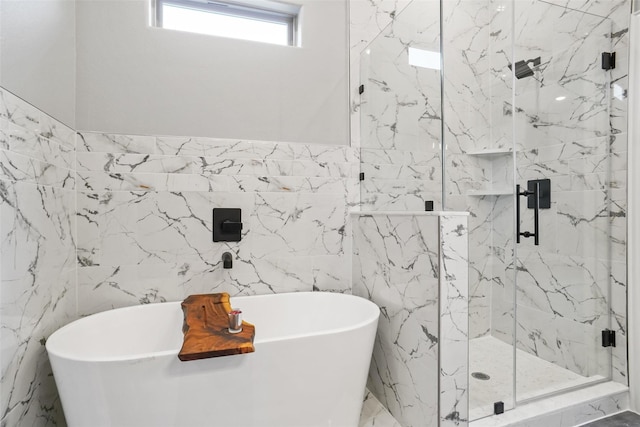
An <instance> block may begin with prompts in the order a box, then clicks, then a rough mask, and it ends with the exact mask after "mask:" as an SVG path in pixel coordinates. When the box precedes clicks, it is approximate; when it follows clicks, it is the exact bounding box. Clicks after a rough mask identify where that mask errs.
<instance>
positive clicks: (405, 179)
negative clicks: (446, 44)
mask: <svg viewBox="0 0 640 427" xmlns="http://www.w3.org/2000/svg"><path fill="white" fill-rule="evenodd" d="M439 13H440V5H439V2H437V1H433V0H427V1H414V2H412V3H411V4H410V5H409V6H407V7H406V8H405V9H404V10H403V11H402V12H400V13H398V14H397V15H395V16H394V19H393V21H392V22H391V23H390V24H389V25H387V27H386V28H384V30H383V31H382V32H381V33H380V34H379V35H378V36H377V37H376V38H375V39H374V40H373V41H372V42H371V43H369V44H368V45H367V46H366V48H364V49H363V50H362V52H360V53H359V55H358V56H359V58H360V63H359V67H360V80H359V82H360V83H358V84H362V85H363V87H364V92H363V93H362V94H361V95H360V96H359V102H360V103H361V104H360V115H359V117H358V118H357V119H359V124H360V126H355V127H359V128H360V132H361V139H360V147H361V156H362V165H361V171H362V172H363V173H364V180H363V181H362V183H361V208H362V209H363V210H369V209H371V210H402V211H423V210H424V209H425V201H427V200H430V201H433V202H434V208H435V209H436V210H439V209H441V207H442V200H441V199H442V192H441V190H440V189H441V187H442V167H441V164H442V162H441V159H440V150H441V147H440V142H441V140H442V137H441V133H442V130H441V128H442V120H441V117H442V114H441V111H440V110H441V107H440V105H441V102H440V70H439V68H440V59H439V58H440V56H439V51H440V23H439V22H440V19H439ZM419 54H427V55H429V54H430V55H433V56H434V59H435V63H434V64H432V65H430V66H432V67H437V68H428V67H425V66H417V65H414V64H415V63H416V62H415V59H414V55H419ZM355 119H356V117H354V120H355Z"/></svg>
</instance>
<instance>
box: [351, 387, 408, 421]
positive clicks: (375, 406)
mask: <svg viewBox="0 0 640 427" xmlns="http://www.w3.org/2000/svg"><path fill="white" fill-rule="evenodd" d="M358 427H401V426H400V423H399V422H398V421H396V419H395V418H393V416H392V415H391V414H390V413H389V411H387V408H385V407H384V406H383V405H382V403H380V401H379V400H378V399H376V397H375V396H374V395H373V394H371V392H370V391H369V390H367V392H366V393H365V395H364V402H363V404H362V413H361V414H360V423H359V424H358Z"/></svg>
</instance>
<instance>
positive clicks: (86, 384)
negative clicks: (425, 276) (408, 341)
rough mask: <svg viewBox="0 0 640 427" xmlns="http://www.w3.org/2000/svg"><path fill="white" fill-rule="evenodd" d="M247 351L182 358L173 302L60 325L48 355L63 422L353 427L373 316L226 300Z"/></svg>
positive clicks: (291, 303) (276, 300) (341, 303)
mask: <svg viewBox="0 0 640 427" xmlns="http://www.w3.org/2000/svg"><path fill="white" fill-rule="evenodd" d="M231 304H232V306H233V307H234V308H239V309H241V310H242V311H243V318H244V320H246V321H247V322H249V323H252V324H254V325H255V327H256V336H255V341H254V345H255V353H249V354H241V355H234V356H225V357H217V358H211V359H203V360H195V361H189V362H181V361H180V360H178V357H177V354H178V351H179V350H180V347H181V346H182V337H183V334H182V322H183V313H182V309H181V307H180V303H179V302H173V303H163V304H151V305H141V306H136V307H128V308H122V309H116V310H111V311H107V312H104V313H99V314H95V315H92V316H89V317H85V318H83V319H80V320H77V321H75V322H72V323H70V324H69V325H67V326H65V327H63V328H61V329H59V330H58V331H56V332H55V333H53V334H52V335H51V337H49V339H48V340H47V351H48V353H49V358H50V360H51V366H52V367H53V373H54V377H55V380H56V384H57V386H58V391H59V393H60V398H61V400H62V406H63V409H64V413H65V416H66V419H67V423H68V425H69V426H70V427H97V426H114V427H124V426H131V427H141V426H153V427H161V426H179V427H191V426H220V427H232V426H256V427H268V426H273V427H285V426H291V427H302V426H338V427H342V426H345V427H347V426H353V427H355V426H357V424H358V419H359V415H360V408H361V406H362V398H363V395H364V390H365V383H366V379H367V372H368V370H369V362H370V358H371V352H372V348H373V341H374V338H375V332H376V328H377V323H378V316H379V309H378V307H377V306H376V305H375V304H373V303H372V302H370V301H368V300H365V299H363V298H359V297H355V296H351V295H343V294H335V293H323V292H306V293H291V294H277V295H261V296H250V297H236V298H231Z"/></svg>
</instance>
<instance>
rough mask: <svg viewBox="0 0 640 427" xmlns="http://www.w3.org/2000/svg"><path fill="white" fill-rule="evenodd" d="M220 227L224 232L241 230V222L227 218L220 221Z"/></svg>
mask: <svg viewBox="0 0 640 427" xmlns="http://www.w3.org/2000/svg"><path fill="white" fill-rule="evenodd" d="M220 228H222V231H224V232H225V233H237V232H239V231H242V223H241V222H235V221H230V220H228V219H227V220H225V221H222V224H220Z"/></svg>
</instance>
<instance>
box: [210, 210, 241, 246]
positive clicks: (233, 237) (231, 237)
mask: <svg viewBox="0 0 640 427" xmlns="http://www.w3.org/2000/svg"><path fill="white" fill-rule="evenodd" d="M241 239H242V210H241V209H237V208H215V209H213V241H214V242H239V241H240V240H241Z"/></svg>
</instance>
